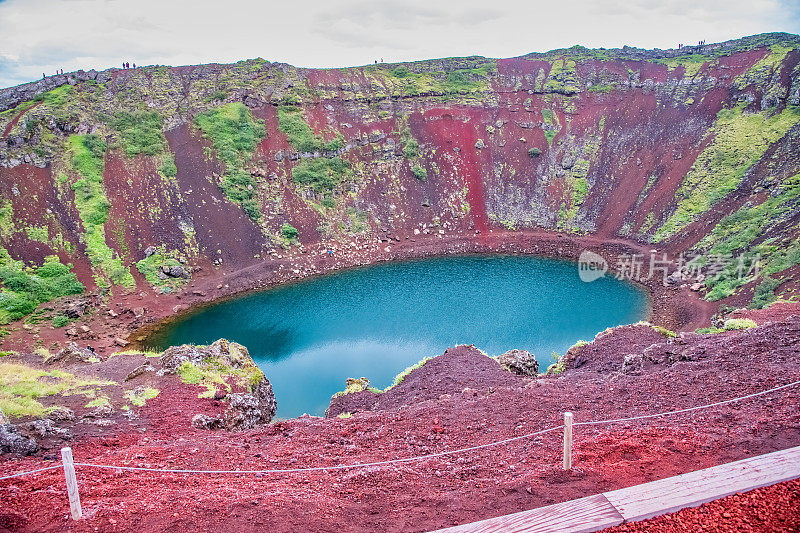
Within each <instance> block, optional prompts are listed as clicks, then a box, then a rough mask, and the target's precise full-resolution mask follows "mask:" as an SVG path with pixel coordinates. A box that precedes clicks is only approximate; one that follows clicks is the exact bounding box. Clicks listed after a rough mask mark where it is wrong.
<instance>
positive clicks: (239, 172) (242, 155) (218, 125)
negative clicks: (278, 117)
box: [195, 102, 267, 221]
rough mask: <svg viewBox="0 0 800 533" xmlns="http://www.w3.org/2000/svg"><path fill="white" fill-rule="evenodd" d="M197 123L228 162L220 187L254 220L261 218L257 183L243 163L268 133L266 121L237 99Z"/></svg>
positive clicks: (224, 160)
mask: <svg viewBox="0 0 800 533" xmlns="http://www.w3.org/2000/svg"><path fill="white" fill-rule="evenodd" d="M195 124H197V126H198V127H199V128H200V129H201V130H202V132H203V135H204V136H206V137H208V138H210V139H211V142H212V143H213V146H214V149H215V150H216V152H217V156H218V157H219V159H220V160H221V161H222V162H223V163H224V164H225V173H224V174H223V175H222V178H221V180H220V183H219V187H220V188H221V189H222V191H223V192H224V193H225V195H226V196H227V197H228V199H230V200H231V201H232V202H234V203H237V204H239V205H240V206H242V209H243V210H244V212H245V213H247V215H248V216H249V217H250V218H251V219H253V220H256V221H257V220H259V219H260V218H261V207H260V205H259V202H258V198H257V197H256V186H257V183H256V180H255V179H254V178H253V176H252V175H251V174H250V173H249V172H248V171H246V170H245V168H244V164H245V162H246V161H249V160H250V159H252V158H253V154H254V153H255V150H256V148H257V147H258V143H259V142H261V140H262V139H263V138H264V137H266V135H267V133H266V129H265V127H264V121H263V120H254V119H253V115H252V114H251V113H250V110H249V109H248V108H247V107H246V106H245V105H244V104H242V103H240V102H234V103H231V104H227V105H224V106H221V107H216V108H213V109H210V110H209V111H206V112H205V113H201V114H199V115H197V116H196V117H195Z"/></svg>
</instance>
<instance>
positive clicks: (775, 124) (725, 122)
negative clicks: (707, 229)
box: [653, 107, 800, 242]
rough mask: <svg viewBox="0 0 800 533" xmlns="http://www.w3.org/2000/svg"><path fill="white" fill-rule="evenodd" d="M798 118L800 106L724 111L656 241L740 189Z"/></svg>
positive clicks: (674, 231)
mask: <svg viewBox="0 0 800 533" xmlns="http://www.w3.org/2000/svg"><path fill="white" fill-rule="evenodd" d="M798 121H800V110H798V109H790V108H787V109H786V110H784V111H783V112H781V113H778V114H770V111H763V112H760V113H744V112H743V110H742V109H741V108H739V107H737V108H734V109H723V110H722V111H720V112H719V114H718V115H717V121H716V123H715V125H714V126H713V127H712V130H711V133H713V140H712V141H711V144H710V145H709V146H708V147H707V148H706V149H705V150H703V152H702V153H701V154H700V155H699V156H698V158H697V160H696V161H695V163H694V165H693V166H692V168H691V170H690V171H689V173H688V174H687V175H686V176H685V177H684V179H683V183H682V184H681V187H680V188H679V189H678V192H677V194H676V197H677V199H678V205H677V208H676V209H675V211H674V212H673V213H672V215H671V216H670V217H669V218H668V219H667V221H666V222H665V223H664V224H663V225H662V226H661V227H660V228H659V229H658V230H657V231H656V232H655V234H654V236H653V240H654V241H655V242H658V241H661V240H664V239H666V238H668V237H670V236H672V235H674V234H676V233H677V232H679V231H680V230H682V229H683V228H685V227H686V226H688V225H689V224H691V223H692V222H694V221H695V220H697V218H699V217H700V216H701V215H702V214H703V213H705V212H707V211H708V210H709V209H711V207H712V206H713V205H714V204H716V203H717V202H719V201H720V200H721V199H722V198H724V197H725V196H726V195H727V194H728V193H730V192H731V191H733V190H734V189H736V187H738V186H739V184H740V183H741V182H742V179H743V178H744V175H745V173H746V172H747V170H748V169H750V167H752V166H753V165H754V164H755V163H756V162H758V160H759V159H760V158H761V156H762V155H763V154H764V152H765V151H766V150H767V148H768V147H769V146H770V145H771V144H773V143H774V142H776V141H777V140H779V139H780V138H781V137H783V136H784V135H785V134H786V132H787V131H788V130H789V128H791V127H792V126H793V125H794V124H796V123H797V122H798Z"/></svg>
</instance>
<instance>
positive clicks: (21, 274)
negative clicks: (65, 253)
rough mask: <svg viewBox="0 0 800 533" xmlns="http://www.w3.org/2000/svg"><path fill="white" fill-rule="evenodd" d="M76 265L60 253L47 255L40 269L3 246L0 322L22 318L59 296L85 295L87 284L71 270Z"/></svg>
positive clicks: (0, 262) (0, 267)
mask: <svg viewBox="0 0 800 533" xmlns="http://www.w3.org/2000/svg"><path fill="white" fill-rule="evenodd" d="M71 268H72V265H64V264H61V263H60V262H59V260H58V257H56V256H49V257H47V258H45V261H44V264H42V266H40V267H38V268H33V267H26V266H25V265H24V263H23V262H22V261H15V260H13V259H12V258H11V257H10V256H9V255H8V252H7V251H6V250H5V249H4V248H2V247H0V281H2V282H3V286H2V290H0V324H7V323H9V322H12V321H14V320H19V319H20V318H23V317H25V316H27V315H29V314H30V313H32V312H33V311H34V310H35V309H36V307H38V306H39V304H41V303H44V302H48V301H50V300H52V299H53V298H57V297H59V296H67V295H70V294H81V293H82V292H83V291H84V290H85V287H84V286H83V284H82V283H81V282H80V281H78V277H77V276H76V275H75V274H74V273H73V272H70V269H71Z"/></svg>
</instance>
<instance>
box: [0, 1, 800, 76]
mask: <svg viewBox="0 0 800 533" xmlns="http://www.w3.org/2000/svg"><path fill="white" fill-rule="evenodd" d="M768 31H789V32H793V33H798V32H800V13H799V12H798V9H797V4H796V2H795V0H674V1H656V0H610V1H605V2H592V1H589V0H572V1H570V2H554V1H552V0H546V1H543V0H534V1H527V2H526V1H518V0H517V1H508V0H500V1H495V2H491V3H487V2H485V1H478V0H458V1H454V0H440V1H439V2H430V1H426V0H404V1H403V2H388V1H384V0H379V1H366V0H331V1H328V2H325V3H320V2H318V1H315V0H294V1H293V2H263V1H259V2H252V1H246V0H225V1H223V2H219V1H214V2H211V1H208V0H193V1H190V0H0V86H7V85H13V84H15V83H21V82H24V81H29V80H33V79H36V78H38V77H40V76H41V75H42V73H43V72H44V73H47V74H50V73H52V72H54V71H55V70H56V69H58V68H63V69H64V70H65V71H69V70H75V69H78V68H84V69H89V68H97V69H103V68H108V67H111V66H117V65H119V64H120V63H121V62H122V61H123V60H128V61H130V62H136V63H137V64H153V63H158V64H186V63H205V62H212V61H236V60H239V59H246V58H252V57H259V56H260V57H263V58H265V59H268V60H271V61H285V62H288V63H292V64H295V65H298V66H311V67H314V66H316V67H333V66H347V65H358V64H365V63H371V62H372V61H373V60H374V59H378V58H384V59H385V60H386V61H402V60H416V59H424V58H431V57H446V56H457V55H486V56H491V57H509V56H514V55H519V54H524V53H527V52H531V51H545V50H549V49H552V48H559V47H564V46H571V45H573V44H583V45H586V46H605V47H616V46H622V45H624V44H628V45H635V46H642V47H648V48H650V47H659V48H667V47H671V46H675V45H676V44H677V43H679V42H683V43H692V42H696V41H697V40H699V39H706V40H707V41H708V42H714V41H720V40H727V39H732V38H736V37H741V36H743V35H750V34H753V33H761V32H768Z"/></svg>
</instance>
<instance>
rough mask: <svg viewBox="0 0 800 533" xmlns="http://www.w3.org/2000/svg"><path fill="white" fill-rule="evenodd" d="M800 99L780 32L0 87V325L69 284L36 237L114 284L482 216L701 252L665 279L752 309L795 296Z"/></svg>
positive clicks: (791, 40)
mask: <svg viewBox="0 0 800 533" xmlns="http://www.w3.org/2000/svg"><path fill="white" fill-rule="evenodd" d="M798 105H800V38H798V37H797V36H795V35H789V34H765V35H759V36H753V37H748V38H744V39H740V40H736V41H729V42H726V43H720V44H712V45H706V46H702V47H684V48H683V49H681V50H654V51H648V50H641V49H635V48H628V47H626V48H623V49H618V50H604V49H599V50H589V49H586V48H582V47H573V48H570V49H565V50H556V51H551V52H547V53H544V54H529V55H527V56H523V57H518V58H512V59H499V60H491V59H486V58H482V57H470V58H451V59H441V60H432V61H423V62H418V63H408V64H392V65H386V64H377V65H367V66H364V67H354V68H345V69H329V70H309V69H298V68H295V67H292V66H289V65H285V64H279V63H269V62H267V61H264V60H261V59H258V60H249V61H243V62H240V63H236V64H233V65H200V66H187V67H162V66H155V67H144V68H139V69H129V70H119V69H112V70H109V71H104V72H94V71H89V72H77V73H71V74H67V75H64V76H55V77H51V78H47V79H44V80H40V81H38V82H35V83H32V84H28V85H22V86H19V87H14V88H10V89H5V90H3V91H0V109H2V112H0V130H1V131H3V136H2V141H1V142H0V177H1V178H0V241H1V242H2V264H3V269H2V271H1V272H0V278H2V279H3V283H4V284H3V293H2V294H3V295H2V297H0V298H1V300H0V302H2V303H0V320H2V321H4V322H9V321H13V320H15V319H19V318H21V317H23V316H25V315H27V314H29V313H30V312H32V311H33V309H34V308H35V306H36V305H37V304H39V303H40V302H43V301H47V300H49V299H50V297H55V296H58V295H59V294H60V293H58V292H55V293H52V294H42V293H41V291H38V292H37V289H36V287H38V285H39V284H40V281H41V280H40V279H39V277H37V275H36V274H35V273H31V272H30V271H25V268H26V267H27V266H38V265H41V264H42V263H43V262H44V261H45V258H47V257H50V256H57V257H58V260H59V261H60V262H61V263H63V264H65V265H71V269H72V271H73V272H74V273H75V275H76V276H77V278H78V280H79V281H80V282H82V284H83V285H84V286H85V287H86V288H87V289H88V290H90V291H95V289H97V291H98V292H97V294H99V295H100V296H101V298H104V296H103V295H104V294H110V295H111V297H112V298H116V297H121V296H120V295H123V296H124V295H125V294H128V295H130V294H137V293H138V292H141V291H150V290H152V291H153V292H154V293H155V294H156V295H162V294H165V293H166V294H175V293H180V292H181V291H185V290H186V287H191V286H192V285H187V282H188V280H189V279H190V278H191V277H192V276H193V275H194V276H195V277H199V278H204V277H207V278H211V279H213V280H217V279H219V280H222V279H227V276H228V275H230V274H231V273H234V272H240V271H242V269H246V268H256V267H257V266H258V265H261V268H266V267H263V265H264V264H265V263H269V262H270V261H274V260H277V259H279V258H280V257H283V256H286V257H294V256H298V255H300V254H302V253H305V252H308V251H314V252H316V251H318V250H321V251H323V252H324V251H325V250H327V249H335V250H337V252H338V251H340V250H342V253H345V254H346V253H349V252H348V251H346V250H350V251H352V248H357V249H366V247H371V248H372V249H374V250H379V251H380V250H382V249H383V247H384V244H383V243H386V242H387V241H389V242H391V241H390V239H392V240H395V239H400V238H406V237H408V236H413V235H415V234H421V235H422V236H423V237H424V236H425V235H434V236H435V235H437V234H442V233H443V234H446V235H461V236H463V237H464V239H471V238H474V236H475V235H476V234H478V236H479V238H480V236H482V235H486V233H487V232H488V231H490V230H493V231H494V232H497V233H500V232H508V231H512V232H513V231H522V232H530V231H533V232H541V231H552V232H560V233H564V234H578V235H589V236H595V237H597V239H598V241H601V242H602V241H608V242H611V241H615V240H618V239H622V240H625V241H628V242H630V243H632V244H633V245H635V246H641V247H646V248H642V249H643V250H649V249H650V248H653V249H656V250H658V252H659V254H661V253H668V254H669V266H667V267H666V269H665V273H670V272H673V273H674V272H675V271H676V270H679V269H681V268H682V267H683V266H684V264H685V263H686V261H687V260H689V259H691V258H692V257H693V256H695V255H698V254H699V255H700V257H699V258H696V259H695V260H694V261H693V262H691V263H690V264H689V266H688V268H684V269H683V275H680V274H678V275H676V276H677V277H673V278H672V281H673V282H675V283H678V284H680V283H686V284H693V283H696V282H699V283H700V284H699V285H697V286H696V287H695V288H696V289H700V290H702V291H703V294H706V297H707V298H709V299H711V300H719V299H720V298H726V297H731V295H734V296H733V297H732V298H733V301H736V302H737V303H742V304H746V303H749V302H750V299H751V297H752V294H753V289H754V287H755V286H756V285H760V289H759V290H760V292H759V294H760V296H759V297H758V298H757V299H756V302H755V304H756V305H762V304H764V303H766V302H769V301H772V300H774V299H775V298H776V297H777V295H781V294H782V295H783V296H784V297H785V298H789V297H791V296H792V294H793V290H794V287H793V284H792V283H791V282H788V283H785V281H786V280H788V279H790V278H791V276H792V274H793V272H794V271H795V270H796V268H797V267H796V265H797V264H798V263H800V248H798V245H797V235H798V209H797V207H798V205H797V203H798V201H799V200H798V196H799V195H798V193H797V190H798V189H797V187H798V181H797V175H798V174H800V161H798V156H797V154H798V150H797V148H798V146H797V144H798V142H800V141H799V140H798V135H799V134H800V126H799V125H798V123H800V108H798ZM421 238H422V237H421ZM354 243H355V244H354ZM553 253H554V254H555V255H558V254H559V252H558V251H554V252H553ZM743 253H744V254H745V255H742V254H743ZM757 254H759V255H757ZM759 257H760V262H758V264H757V258H759ZM267 258H269V260H268V261H265V259H267ZM608 259H609V261H610V262H611V263H612V264H611V267H612V269H613V268H616V269H617V270H618V271H619V270H620V269H624V265H621V264H616V263H615V259H614V258H613V257H608ZM365 260H370V259H369V258H367V259H365ZM649 260H650V258H648V257H647V256H646V254H643V261H644V266H645V267H646V266H647V262H648V261H649ZM19 261H21V262H22V263H20V262H19ZM198 272H200V273H199V274H198ZM698 274H701V275H700V276H698ZM765 276H766V277H765ZM20 277H23V278H25V279H24V280H22V281H20V280H19V279H17V278H20ZM256 277H259V276H256ZM14 279H17V282H15V281H14ZM214 284H216V283H214ZM257 284H258V282H257V280H256V281H255V282H254V283H253V285H257ZM212 286H213V284H212ZM737 291H738V292H737ZM202 292H206V291H205V290H204V291H202ZM209 297H210V296H209ZM159 298H160V299H161V300H164V302H165V304H164V305H168V306H169V307H173V306H174V305H175V304H176V302H175V300H174V299H169V298H167V297H164V296H159ZM105 301H108V300H105ZM156 305H157V304H156ZM40 314H41V313H40ZM56 314H57V313H56ZM162 314H163V313H162ZM51 315H52V313H50V314H48V313H44V315H42V316H51ZM57 321H58V323H63V322H64V321H63V320H62V319H57Z"/></svg>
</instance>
